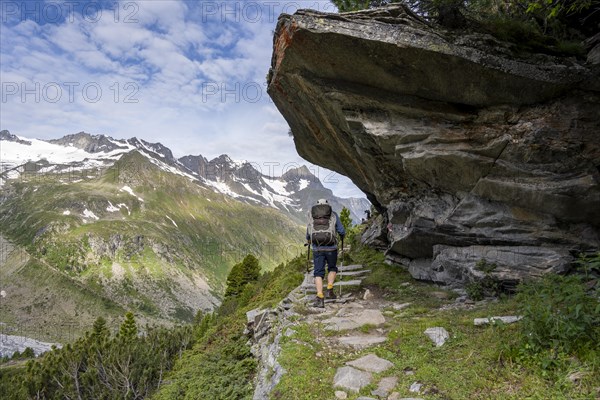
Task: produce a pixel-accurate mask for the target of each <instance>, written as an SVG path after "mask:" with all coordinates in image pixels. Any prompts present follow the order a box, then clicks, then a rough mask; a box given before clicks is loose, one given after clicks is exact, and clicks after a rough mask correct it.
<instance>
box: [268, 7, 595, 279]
mask: <svg viewBox="0 0 600 400" xmlns="http://www.w3.org/2000/svg"><path fill="white" fill-rule="evenodd" d="M512 54H513V52H512V51H511V48H510V45H508V44H506V43H501V42H498V41H497V40H496V39H494V38H493V37H491V36H489V35H482V34H471V35H464V34H463V35H457V34H454V33H452V32H447V31H444V30H441V29H439V28H435V27H432V26H431V25H430V24H428V23H426V22H424V21H422V20H420V19H419V18H418V17H417V16H415V15H413V14H412V13H411V12H410V11H409V10H407V9H405V8H404V7H402V6H391V7H385V8H381V9H376V10H370V11H363V12H355V13H346V14H341V15H337V14H324V13H317V12H313V11H303V10H301V11H298V12H297V13H296V14H294V15H282V16H281V17H280V20H279V23H278V26H277V30H276V33H275V41H274V53H273V59H272V68H271V71H270V73H269V87H268V90H269V94H270V95H271V97H272V98H273V100H274V102H275V104H276V105H277V107H278V108H279V110H280V111H281V113H282V114H283V115H284V117H285V118H286V120H287V121H288V123H289V125H290V127H291V130H292V132H293V135H294V141H295V143H296V148H297V149H298V152H299V153H300V155H301V156H302V157H304V158H306V159H307V160H310V161H311V162H313V163H315V164H319V165H322V166H324V167H326V168H329V169H332V170H335V171H337V172H339V173H341V174H344V175H346V176H349V177H350V178H351V179H352V180H353V181H354V183H355V184H356V185H358V187H359V188H361V189H362V190H363V191H364V192H365V193H366V194H367V196H368V197H369V200H371V202H372V203H373V204H375V205H376V207H377V208H378V209H379V210H380V212H381V213H382V218H379V219H378V220H376V221H377V224H378V225H379V226H377V227H371V229H370V230H369V231H368V232H367V236H368V238H370V240H373V241H374V242H375V244H376V245H378V246H379V247H382V246H386V247H387V250H388V254H389V256H390V259H391V260H394V261H395V262H401V263H404V264H407V265H408V266H409V267H410V270H411V272H413V274H414V275H415V276H418V277H420V278H424V279H431V280H436V281H439V282H443V283H450V284H461V283H464V282H466V281H469V280H471V279H473V277H474V276H477V271H476V269H475V268H474V266H475V265H476V263H477V261H479V260H480V259H485V260H486V261H488V262H489V263H496V264H497V265H498V268H497V269H496V270H494V271H493V272H491V273H492V275H494V274H495V275H496V277H497V278H499V279H502V280H508V281H511V280H519V279H522V278H523V277H526V276H529V275H539V274H543V273H546V272H549V271H552V272H560V271H562V270H564V269H565V268H567V266H568V264H569V262H570V261H571V260H572V256H573V254H574V253H575V252H577V251H584V250H590V249H598V247H599V243H600V239H599V236H600V233H599V231H600V229H599V227H600V78H599V76H600V73H599V68H598V67H600V66H599V65H592V63H593V59H592V61H591V62H589V63H588V64H583V63H579V62H577V61H576V60H574V59H570V58H569V59H567V58H556V57H550V56H546V55H541V54H537V55H528V56H522V55H521V56H520V57H521V58H517V57H515V56H513V55H512ZM588 60H590V58H588Z"/></svg>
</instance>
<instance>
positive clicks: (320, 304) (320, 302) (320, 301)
mask: <svg viewBox="0 0 600 400" xmlns="http://www.w3.org/2000/svg"><path fill="white" fill-rule="evenodd" d="M312 306H313V307H315V308H325V299H324V298H323V297H319V296H317V297H315V301H314V302H313V303H312Z"/></svg>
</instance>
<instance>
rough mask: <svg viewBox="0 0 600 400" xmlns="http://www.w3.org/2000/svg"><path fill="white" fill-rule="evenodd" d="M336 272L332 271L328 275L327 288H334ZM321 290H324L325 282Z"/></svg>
mask: <svg viewBox="0 0 600 400" xmlns="http://www.w3.org/2000/svg"><path fill="white" fill-rule="evenodd" d="M335 275H336V273H335V271H331V272H330V273H329V274H328V275H327V287H329V286H333V283H334V282H335ZM321 288H323V282H321Z"/></svg>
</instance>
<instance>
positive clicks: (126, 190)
mask: <svg viewBox="0 0 600 400" xmlns="http://www.w3.org/2000/svg"><path fill="white" fill-rule="evenodd" d="M119 191H120V192H127V193H129V194H130V195H132V196H133V197H136V198H137V199H138V200H139V201H144V199H142V198H141V197H139V196H138V195H137V194H135V193H133V190H132V189H131V188H130V187H129V186H123V187H122V188H121V189H119Z"/></svg>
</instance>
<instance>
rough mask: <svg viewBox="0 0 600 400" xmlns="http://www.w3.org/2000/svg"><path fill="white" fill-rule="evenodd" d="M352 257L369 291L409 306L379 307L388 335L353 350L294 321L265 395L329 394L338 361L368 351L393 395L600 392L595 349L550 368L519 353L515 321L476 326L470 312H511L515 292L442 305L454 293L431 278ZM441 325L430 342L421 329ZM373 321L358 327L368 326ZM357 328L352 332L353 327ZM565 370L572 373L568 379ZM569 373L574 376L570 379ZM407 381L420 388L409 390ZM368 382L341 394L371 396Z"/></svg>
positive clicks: (578, 395) (576, 395)
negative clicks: (386, 365)
mask: <svg viewBox="0 0 600 400" xmlns="http://www.w3.org/2000/svg"><path fill="white" fill-rule="evenodd" d="M353 257H354V261H355V262H360V263H364V264H366V265H368V267H369V269H372V270H373V272H372V273H371V275H370V276H369V277H368V278H367V279H366V280H365V281H364V283H363V284H364V286H365V287H367V288H369V289H370V290H371V291H372V292H373V293H375V295H376V296H379V297H381V298H383V299H385V300H391V301H395V302H397V303H407V302H409V303H410V305H409V306H408V307H406V308H403V309H402V310H401V311H398V310H394V309H391V308H390V309H385V310H384V313H385V315H386V320H387V322H386V324H385V326H384V327H383V328H384V329H385V332H386V334H387V340H386V342H384V343H383V344H381V345H379V346H375V347H371V348H369V349H365V350H360V351H342V352H340V351H339V349H332V348H331V347H330V346H329V345H328V343H329V342H328V341H327V340H326V339H327V336H328V335H332V334H333V333H331V332H327V331H325V330H323V328H322V327H321V326H320V325H318V324H314V325H310V324H303V325H301V326H299V327H295V328H294V329H295V330H296V334H294V335H293V336H291V337H284V338H283V339H282V342H283V345H282V353H281V355H280V363H281V365H282V366H283V368H284V369H285V370H286V371H287V373H286V374H285V375H284V376H283V378H282V380H281V382H280V383H279V385H278V386H277V387H276V388H275V389H274V391H273V393H272V396H271V398H272V399H302V400H308V399H323V398H335V395H334V391H335V390H337V389H335V388H334V387H333V377H334V375H335V372H336V369H337V368H338V367H340V366H343V365H344V363H345V362H347V361H351V360H354V359H357V358H359V357H360V356H362V355H365V354H368V353H375V354H377V355H378V356H380V357H382V358H385V359H387V360H390V361H391V362H392V363H393V364H394V367H393V368H392V369H390V370H388V371H386V372H385V373H383V374H379V375H377V374H376V375H375V376H376V379H375V380H374V381H375V382H376V381H377V380H378V379H377V377H383V376H396V377H398V379H399V380H398V384H397V385H396V387H395V390H394V391H396V392H398V393H399V395H400V396H399V397H400V398H409V397H410V398H413V397H418V398H422V399H425V400H428V399H540V400H541V399H596V398H598V396H599V395H600V349H599V348H598V347H596V350H595V351H592V350H590V352H588V353H587V354H584V355H583V356H580V357H577V356H562V358H561V357H560V356H558V355H556V361H557V362H559V363H558V364H557V365H556V366H555V368H550V367H547V368H545V367H544V366H543V364H540V363H536V362H535V360H534V359H531V358H530V357H527V356H526V355H524V354H520V353H519V352H518V350H517V351H516V350H515V349H518V346H519V338H520V337H521V331H520V329H521V327H520V324H519V323H517V324H512V325H503V324H497V325H491V326H483V327H478V326H477V327H476V326H474V324H473V319H474V318H481V317H490V316H495V315H518V312H519V304H517V302H516V301H515V298H502V299H500V300H499V301H497V302H481V303H476V304H475V306H474V308H473V309H452V308H451V307H450V308H448V307H442V306H444V305H450V304H453V303H454V294H453V293H450V292H445V291H444V290H442V289H440V288H438V287H436V286H434V285H430V284H426V283H421V282H415V281H414V280H413V279H412V278H411V277H410V275H409V274H408V272H406V271H404V270H401V269H399V268H396V267H391V266H389V265H386V264H385V263H384V262H383V260H384V258H383V255H382V254H378V253H376V252H373V251H371V250H366V249H363V250H362V251H361V253H360V254H356V253H355V254H354V255H353ZM435 326H441V327H444V328H445V329H447V331H448V332H449V334H450V339H449V340H448V341H447V343H446V344H444V346H442V347H435V346H434V345H433V343H432V342H431V341H430V340H429V338H428V337H426V336H425V335H424V331H425V329H427V328H430V327H435ZM372 329H373V328H372V327H369V326H366V327H363V328H361V329H359V330H358V331H360V332H362V333H367V332H369V331H370V330H372ZM360 332H358V333H360ZM569 377H571V379H570V378H569ZM573 377H576V379H575V378H573ZM414 382H419V383H421V384H423V387H422V390H421V393H419V394H418V395H417V394H416V393H411V392H410V391H409V388H410V386H411V384H413V383H414ZM375 388H376V385H375V384H371V385H369V386H367V387H365V388H363V389H362V390H361V392H360V393H357V394H353V393H349V396H348V399H350V400H352V399H357V398H358V397H360V396H371V391H372V390H374V389H375Z"/></svg>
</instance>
